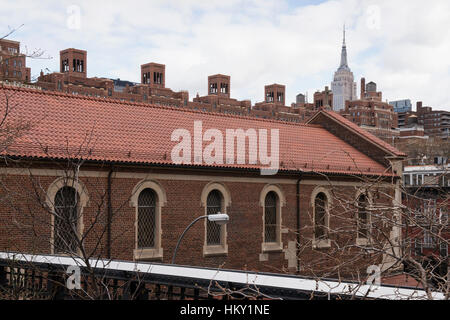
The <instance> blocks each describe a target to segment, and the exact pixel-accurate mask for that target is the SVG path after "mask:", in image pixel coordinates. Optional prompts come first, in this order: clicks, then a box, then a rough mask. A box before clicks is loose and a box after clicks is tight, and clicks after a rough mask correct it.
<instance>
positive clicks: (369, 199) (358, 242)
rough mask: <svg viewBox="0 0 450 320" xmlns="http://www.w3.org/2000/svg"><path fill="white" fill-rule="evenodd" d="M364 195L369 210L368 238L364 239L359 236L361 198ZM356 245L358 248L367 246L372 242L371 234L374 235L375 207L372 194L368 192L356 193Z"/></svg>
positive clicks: (367, 211)
mask: <svg viewBox="0 0 450 320" xmlns="http://www.w3.org/2000/svg"><path fill="white" fill-rule="evenodd" d="M362 195H364V196H365V198H366V203H367V208H366V213H367V225H368V228H367V237H366V238H362V237H360V236H359V198H360V197H361V196H362ZM355 203H356V206H355V207H356V245H358V246H366V245H368V244H369V243H370V242H371V239H372V237H371V234H372V214H371V208H372V207H373V195H372V193H371V192H369V191H367V190H360V191H358V192H357V193H356V200H355Z"/></svg>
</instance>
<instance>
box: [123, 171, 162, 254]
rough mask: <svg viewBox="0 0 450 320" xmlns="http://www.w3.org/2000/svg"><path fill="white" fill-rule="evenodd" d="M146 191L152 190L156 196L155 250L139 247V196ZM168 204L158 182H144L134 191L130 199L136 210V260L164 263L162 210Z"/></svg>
mask: <svg viewBox="0 0 450 320" xmlns="http://www.w3.org/2000/svg"><path fill="white" fill-rule="evenodd" d="M145 189H152V190H153V191H154V192H155V194H156V207H155V244H154V247H153V248H140V247H138V231H139V229H138V219H139V196H140V194H141V192H142V191H144V190H145ZM166 204H167V197H166V192H165V191H164V189H163V187H162V186H161V185H160V184H159V183H158V182H156V181H152V180H142V181H140V182H139V183H138V184H137V185H136V186H135V187H134V189H133V191H132V195H131V198H130V207H134V208H135V219H134V250H133V258H134V260H158V261H162V259H163V257H164V250H163V247H162V243H161V236H162V227H161V221H162V208H163V207H164V206H165V205H166Z"/></svg>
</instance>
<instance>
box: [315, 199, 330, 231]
mask: <svg viewBox="0 0 450 320" xmlns="http://www.w3.org/2000/svg"><path fill="white" fill-rule="evenodd" d="M327 202H328V198H327V196H326V195H325V193H323V192H320V193H318V194H317V195H316V197H315V199H314V236H315V239H316V240H323V239H327V238H328V233H327Z"/></svg>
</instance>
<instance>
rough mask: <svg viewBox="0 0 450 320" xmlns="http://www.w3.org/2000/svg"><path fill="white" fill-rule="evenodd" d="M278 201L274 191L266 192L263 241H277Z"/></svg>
mask: <svg viewBox="0 0 450 320" xmlns="http://www.w3.org/2000/svg"><path fill="white" fill-rule="evenodd" d="M278 202H279V199H278V195H277V194H276V193H275V192H273V191H270V192H269V193H267V195H266V198H265V205H264V242H268V243H275V242H277V241H278V234H277V233H278V225H277V216H278Z"/></svg>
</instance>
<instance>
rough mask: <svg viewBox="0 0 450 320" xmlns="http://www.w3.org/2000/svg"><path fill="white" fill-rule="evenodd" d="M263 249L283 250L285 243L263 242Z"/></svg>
mask: <svg viewBox="0 0 450 320" xmlns="http://www.w3.org/2000/svg"><path fill="white" fill-rule="evenodd" d="M261 250H262V252H263V253H266V252H282V251H283V243H278V242H263V243H262V245H261Z"/></svg>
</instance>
